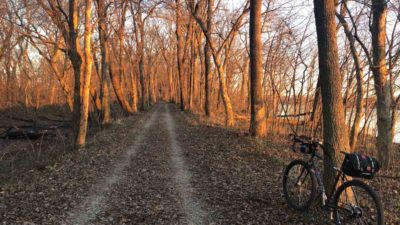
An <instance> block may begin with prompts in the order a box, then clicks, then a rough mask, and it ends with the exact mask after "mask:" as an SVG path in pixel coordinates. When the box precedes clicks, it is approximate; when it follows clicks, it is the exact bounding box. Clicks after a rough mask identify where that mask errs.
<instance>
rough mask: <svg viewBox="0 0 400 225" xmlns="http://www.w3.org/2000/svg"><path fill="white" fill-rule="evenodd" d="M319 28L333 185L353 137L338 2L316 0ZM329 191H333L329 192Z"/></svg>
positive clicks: (328, 179)
mask: <svg viewBox="0 0 400 225" xmlns="http://www.w3.org/2000/svg"><path fill="white" fill-rule="evenodd" d="M314 13H315V21H316V28H317V40H318V56H319V58H318V60H319V79H320V82H321V95H322V112H323V126H324V129H323V130H324V146H325V149H324V159H325V161H324V174H323V177H324V182H325V184H326V186H327V187H328V190H330V189H332V188H333V179H332V178H333V177H334V176H335V171H334V169H333V168H332V166H331V165H330V164H329V162H330V163H334V164H336V163H338V162H336V159H337V157H339V154H340V151H348V150H349V148H350V147H349V139H348V132H347V127H346V124H345V118H344V109H343V101H342V94H341V90H342V80H341V75H340V68H339V56H338V48H337V37H336V20H335V19H336V18H335V4H334V1H331V0H314ZM328 193H329V192H328Z"/></svg>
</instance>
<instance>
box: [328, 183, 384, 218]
mask: <svg viewBox="0 0 400 225" xmlns="http://www.w3.org/2000/svg"><path fill="white" fill-rule="evenodd" d="M333 203H334V206H335V207H334V210H333V216H334V219H335V224H338V225H339V224H340V225H343V224H346V225H347V224H369V225H383V224H384V223H383V209H382V203H381V201H380V199H379V196H378V195H377V194H376V192H375V191H373V190H372V189H371V188H370V187H369V186H368V185H366V184H365V183H363V182H361V181H359V180H351V181H349V182H346V183H344V184H342V185H341V186H340V187H339V188H338V190H337V191H336V193H335V196H334V198H333Z"/></svg>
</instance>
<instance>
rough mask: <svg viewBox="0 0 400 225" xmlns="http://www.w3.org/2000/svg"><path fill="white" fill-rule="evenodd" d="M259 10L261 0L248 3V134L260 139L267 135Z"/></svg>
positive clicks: (252, 0)
mask: <svg viewBox="0 0 400 225" xmlns="http://www.w3.org/2000/svg"><path fill="white" fill-rule="evenodd" d="M261 8H262V0H251V1H250V91H251V92H250V93H251V113H250V133H251V134H252V135H253V136H256V137H260V138H261V137H265V136H266V134H267V126H266V120H265V119H266V118H265V106H264V90H263V85H262V82H263V72H262V43H261V29H262V24H261Z"/></svg>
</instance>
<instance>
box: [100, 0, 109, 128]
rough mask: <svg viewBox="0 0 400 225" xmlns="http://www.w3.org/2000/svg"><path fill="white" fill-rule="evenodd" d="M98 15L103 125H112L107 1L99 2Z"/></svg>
mask: <svg viewBox="0 0 400 225" xmlns="http://www.w3.org/2000/svg"><path fill="white" fill-rule="evenodd" d="M97 7H98V8H97V14H98V18H99V22H98V30H99V39H100V51H101V75H100V78H101V92H100V98H101V103H102V115H101V122H102V124H109V123H111V111H110V90H109V86H110V79H109V76H108V71H109V68H108V66H109V59H108V48H107V46H108V44H107V41H108V40H107V39H108V38H107V32H108V31H107V30H108V28H107V9H106V6H105V1H102V0H97Z"/></svg>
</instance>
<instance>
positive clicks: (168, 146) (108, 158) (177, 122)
mask: <svg viewBox="0 0 400 225" xmlns="http://www.w3.org/2000/svg"><path fill="white" fill-rule="evenodd" d="M88 146H89V147H88V148H87V149H85V150H82V151H78V152H75V153H73V154H72V153H71V154H70V155H66V156H65V158H64V159H63V160H61V161H60V162H59V163H57V164H55V165H51V166H49V167H46V169H45V170H41V171H28V172H27V173H26V174H23V175H21V176H20V177H18V179H17V180H18V182H17V183H14V184H9V185H8V186H5V187H2V189H1V190H0V221H1V222H0V224H3V225H19V224H29V225H33V224H37V225H39V224H40V225H53V224H54V225H58V224H63V225H72V224H74V225H75V224H76V225H81V224H82V225H83V224H85V225H86V224H87V225H90V224H93V225H94V224H96V225H97V224H99V225H102V224H104V225H106V224H107V225H108V224H143V225H144V224H146V225H147V224H157V225H158V224H179V225H181V224H182V225H202V224H213V225H217V224H224V225H225V224H226V225H231V224H277V225H278V224H282V225H283V224H314V225H317V224H331V223H330V222H329V221H327V220H325V219H324V218H327V215H326V214H325V213H322V214H321V213H320V212H319V211H315V210H312V212H313V213H307V214H300V213H298V212H294V211H292V210H290V209H289V208H288V207H287V205H286V203H285V201H284V199H283V196H282V190H281V174H282V170H283V168H284V166H285V165H286V164H287V163H288V161H289V160H290V158H291V156H290V153H289V152H288V153H285V151H288V149H286V148H285V147H282V145H275V144H274V142H267V143H264V144H260V143H257V142H256V141H254V139H253V138H251V137H246V136H240V135H238V133H237V132H235V131H231V130H228V129H225V128H218V127H215V126H207V125H205V124H204V123H202V122H199V121H197V118H196V117H195V116H192V115H191V114H187V113H184V112H180V111H179V110H178V109H177V107H175V106H174V105H169V104H164V103H160V104H156V105H155V106H154V107H153V108H152V109H151V110H150V111H149V112H146V113H139V114H137V115H134V116H132V117H129V118H127V119H124V120H122V121H119V122H118V121H117V123H115V125H113V126H112V127H111V128H109V129H106V130H104V131H103V132H101V133H99V134H97V135H96V136H95V137H92V138H91V142H90V144H89V145H88ZM278 153H279V154H278ZM285 154H286V155H285ZM295 157H298V156H295ZM314 212H316V213H314ZM394 224H396V223H394Z"/></svg>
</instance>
